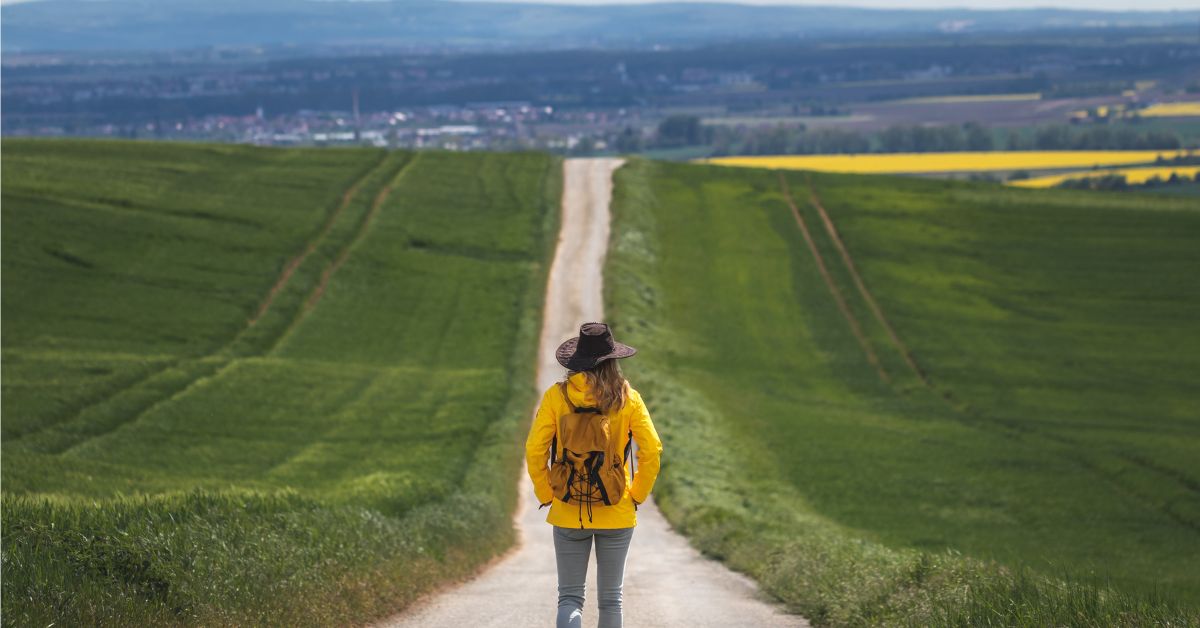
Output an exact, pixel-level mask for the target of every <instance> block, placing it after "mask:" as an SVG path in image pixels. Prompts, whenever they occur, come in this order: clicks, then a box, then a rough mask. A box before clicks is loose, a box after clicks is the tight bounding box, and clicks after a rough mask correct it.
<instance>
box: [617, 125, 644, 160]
mask: <svg viewBox="0 0 1200 628" xmlns="http://www.w3.org/2000/svg"><path fill="white" fill-rule="evenodd" d="M613 147H614V148H616V149H617V152H618V153H622V154H625V153H636V152H638V151H640V150H642V132H641V131H639V130H638V129H635V128H633V127H631V126H627V127H625V129H624V130H622V131H621V132H620V133H619V134H617V136H616V138H614V139H613Z"/></svg>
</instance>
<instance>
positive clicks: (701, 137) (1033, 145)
mask: <svg viewBox="0 0 1200 628" xmlns="http://www.w3.org/2000/svg"><path fill="white" fill-rule="evenodd" d="M613 144H614V148H616V150H617V151H619V152H638V151H640V150H643V149H646V148H680V147H687V146H707V147H709V148H710V152H711V154H712V155H714V156H721V155H805V154H838V153H872V152H878V153H924V152H957V151H991V150H1171V149H1178V148H1182V147H1183V142H1182V141H1181V140H1180V138H1179V136H1178V135H1177V134H1176V133H1174V132H1171V131H1166V130H1159V129H1145V130H1142V129H1134V128H1129V127H1121V128H1112V127H1109V126H1092V127H1089V128H1078V127H1075V126H1072V125H1067V124H1052V125H1044V126H1039V127H1035V128H1033V129H992V128H989V127H986V126H984V125H983V124H981V123H979V122H966V123H963V124H943V125H936V126H925V125H920V124H908V125H902V124H897V125H892V126H889V127H887V128H885V129H883V130H880V131H876V132H870V133H864V132H860V131H855V130H850V129H838V128H817V129H808V128H806V127H805V126H804V125H790V126H789V125H782V124H781V125H774V126H758V127H746V126H726V125H708V124H703V122H702V121H701V119H700V118H699V117H697V116H693V115H672V116H668V117H667V118H664V119H663V120H662V121H661V122H660V123H659V125H658V127H657V129H655V132H654V134H653V136H652V137H650V138H643V137H642V136H641V134H640V133H638V132H636V131H635V130H634V129H625V130H624V131H623V132H621V133H619V134H618V135H617V136H616V137H615V138H614V140H613Z"/></svg>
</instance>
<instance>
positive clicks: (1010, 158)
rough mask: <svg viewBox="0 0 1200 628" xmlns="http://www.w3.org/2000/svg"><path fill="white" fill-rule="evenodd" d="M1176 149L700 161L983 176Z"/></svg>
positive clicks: (1136, 158) (1168, 153)
mask: <svg viewBox="0 0 1200 628" xmlns="http://www.w3.org/2000/svg"><path fill="white" fill-rule="evenodd" d="M1182 153H1183V151H1176V150H1095V151H1072V150H1041V151H980V152H959V153H869V154H861V155H778V156H765V157H715V158H712V159H706V160H701V161H704V162H706V163H710V164H717V165H721V166H742V167H746V168H772V169H777V170H821V171H824V172H849V173H870V174H884V173H891V174H898V173H929V172H983V171H989V170H1051V169H1060V168H1092V167H1097V166H1101V167H1102V166H1126V165H1133V164H1146V163H1153V162H1154V160H1156V159H1157V158H1158V157H1160V156H1161V157H1163V158H1164V159H1170V158H1172V157H1175V156H1177V155H1180V154H1182Z"/></svg>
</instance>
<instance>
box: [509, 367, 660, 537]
mask: <svg viewBox="0 0 1200 628" xmlns="http://www.w3.org/2000/svg"><path fill="white" fill-rule="evenodd" d="M626 390H627V392H628V394H627V397H626V400H625V406H624V407H623V408H621V409H620V410H619V411H618V412H617V416H616V417H615V418H616V422H615V423H616V426H617V433H618V434H620V435H621V441H620V447H619V448H618V450H619V451H624V450H625V444H626V443H627V442H628V441H629V431H630V430H631V429H632V430H633V440H634V442H636V443H637V475H636V477H634V478H633V480H632V481H630V479H629V475H630V473H629V471H630V469H629V467H630V465H629V464H626V465H625V492H624V493H622V494H621V499H620V501H618V502H617V503H615V504H613V505H611V506H607V505H605V504H603V503H601V504H598V505H593V506H592V517H591V520H590V521H589V520H588V515H587V512H586V506H584V507H583V510H582V511H581V507H580V505H579V504H568V503H566V502H564V501H562V500H560V499H558V498H555V497H554V494H553V491H552V490H551V489H550V473H549V464H550V443H551V441H552V440H553V439H554V431H555V429H556V428H557V425H558V417H560V416H562V415H564V414H566V413H567V412H568V409H567V404H566V402H565V401H563V396H562V389H561V388H559V385H558V383H557V382H555V384H554V385H553V386H551V387H549V388H547V389H546V392H545V393H544V394H542V402H541V404H540V405H539V406H538V410H537V414H536V415H535V416H534V418H533V425H532V426H531V427H530V428H529V437H528V438H527V439H526V440H525V462H526V466H528V468H529V479H530V480H532V481H533V491H534V493H535V494H536V495H537V500H538V503H539V504H544V503H546V502H548V501H551V500H552V499H553V503H552V504H550V510H549V512H547V513H546V523H549V524H552V525H556V526H561V527H564V528H582V527H586V528H630V527H633V526H635V525H637V514H636V513H635V510H636V509H635V508H634V506H633V502H632V501H630V499H631V498H632V499H634V500H637V503H639V504H640V503H642V502H644V501H646V497H647V496H648V495H649V494H650V490H651V489H653V488H654V480H656V479H658V467H659V459H660V458H661V457H662V441H661V440H660V439H659V438H658V432H657V431H655V429H654V423H653V422H651V421H650V413H649V412H647V411H646V404H645V403H644V402H643V401H642V396H641V395H640V394H638V391H636V390H634V388H633V386H630V385H629V383H628V382H626ZM567 391H568V393H567V394H568V395H570V397H571V402H572V403H573V404H575V405H576V406H577V407H588V406H594V405H596V398H595V397H593V396H592V393H591V391H590V390H588V385H587V376H586V375H584V374H583V373H574V374H572V375H571V376H570V377H569V378H568V379H567Z"/></svg>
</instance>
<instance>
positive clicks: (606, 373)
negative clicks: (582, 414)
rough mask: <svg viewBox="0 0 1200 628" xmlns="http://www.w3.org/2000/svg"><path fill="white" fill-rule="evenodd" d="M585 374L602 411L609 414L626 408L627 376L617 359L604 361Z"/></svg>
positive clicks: (584, 372)
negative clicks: (622, 372)
mask: <svg viewBox="0 0 1200 628" xmlns="http://www.w3.org/2000/svg"><path fill="white" fill-rule="evenodd" d="M583 374H584V375H585V376H586V377H587V383H588V388H590V389H591V391H592V396H594V397H595V398H596V401H597V403H599V404H600V409H601V410H602V411H604V412H605V413H606V414H607V413H611V412H616V411H617V410H620V409H621V408H623V407H625V398H626V394H625V376H624V375H622V374H621V367H620V365H618V364H617V361H616V360H615V359H608V360H604V361H603V362H601V363H599V364H597V365H596V366H595V367H594V368H591V369H588V370H586V371H583Z"/></svg>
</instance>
